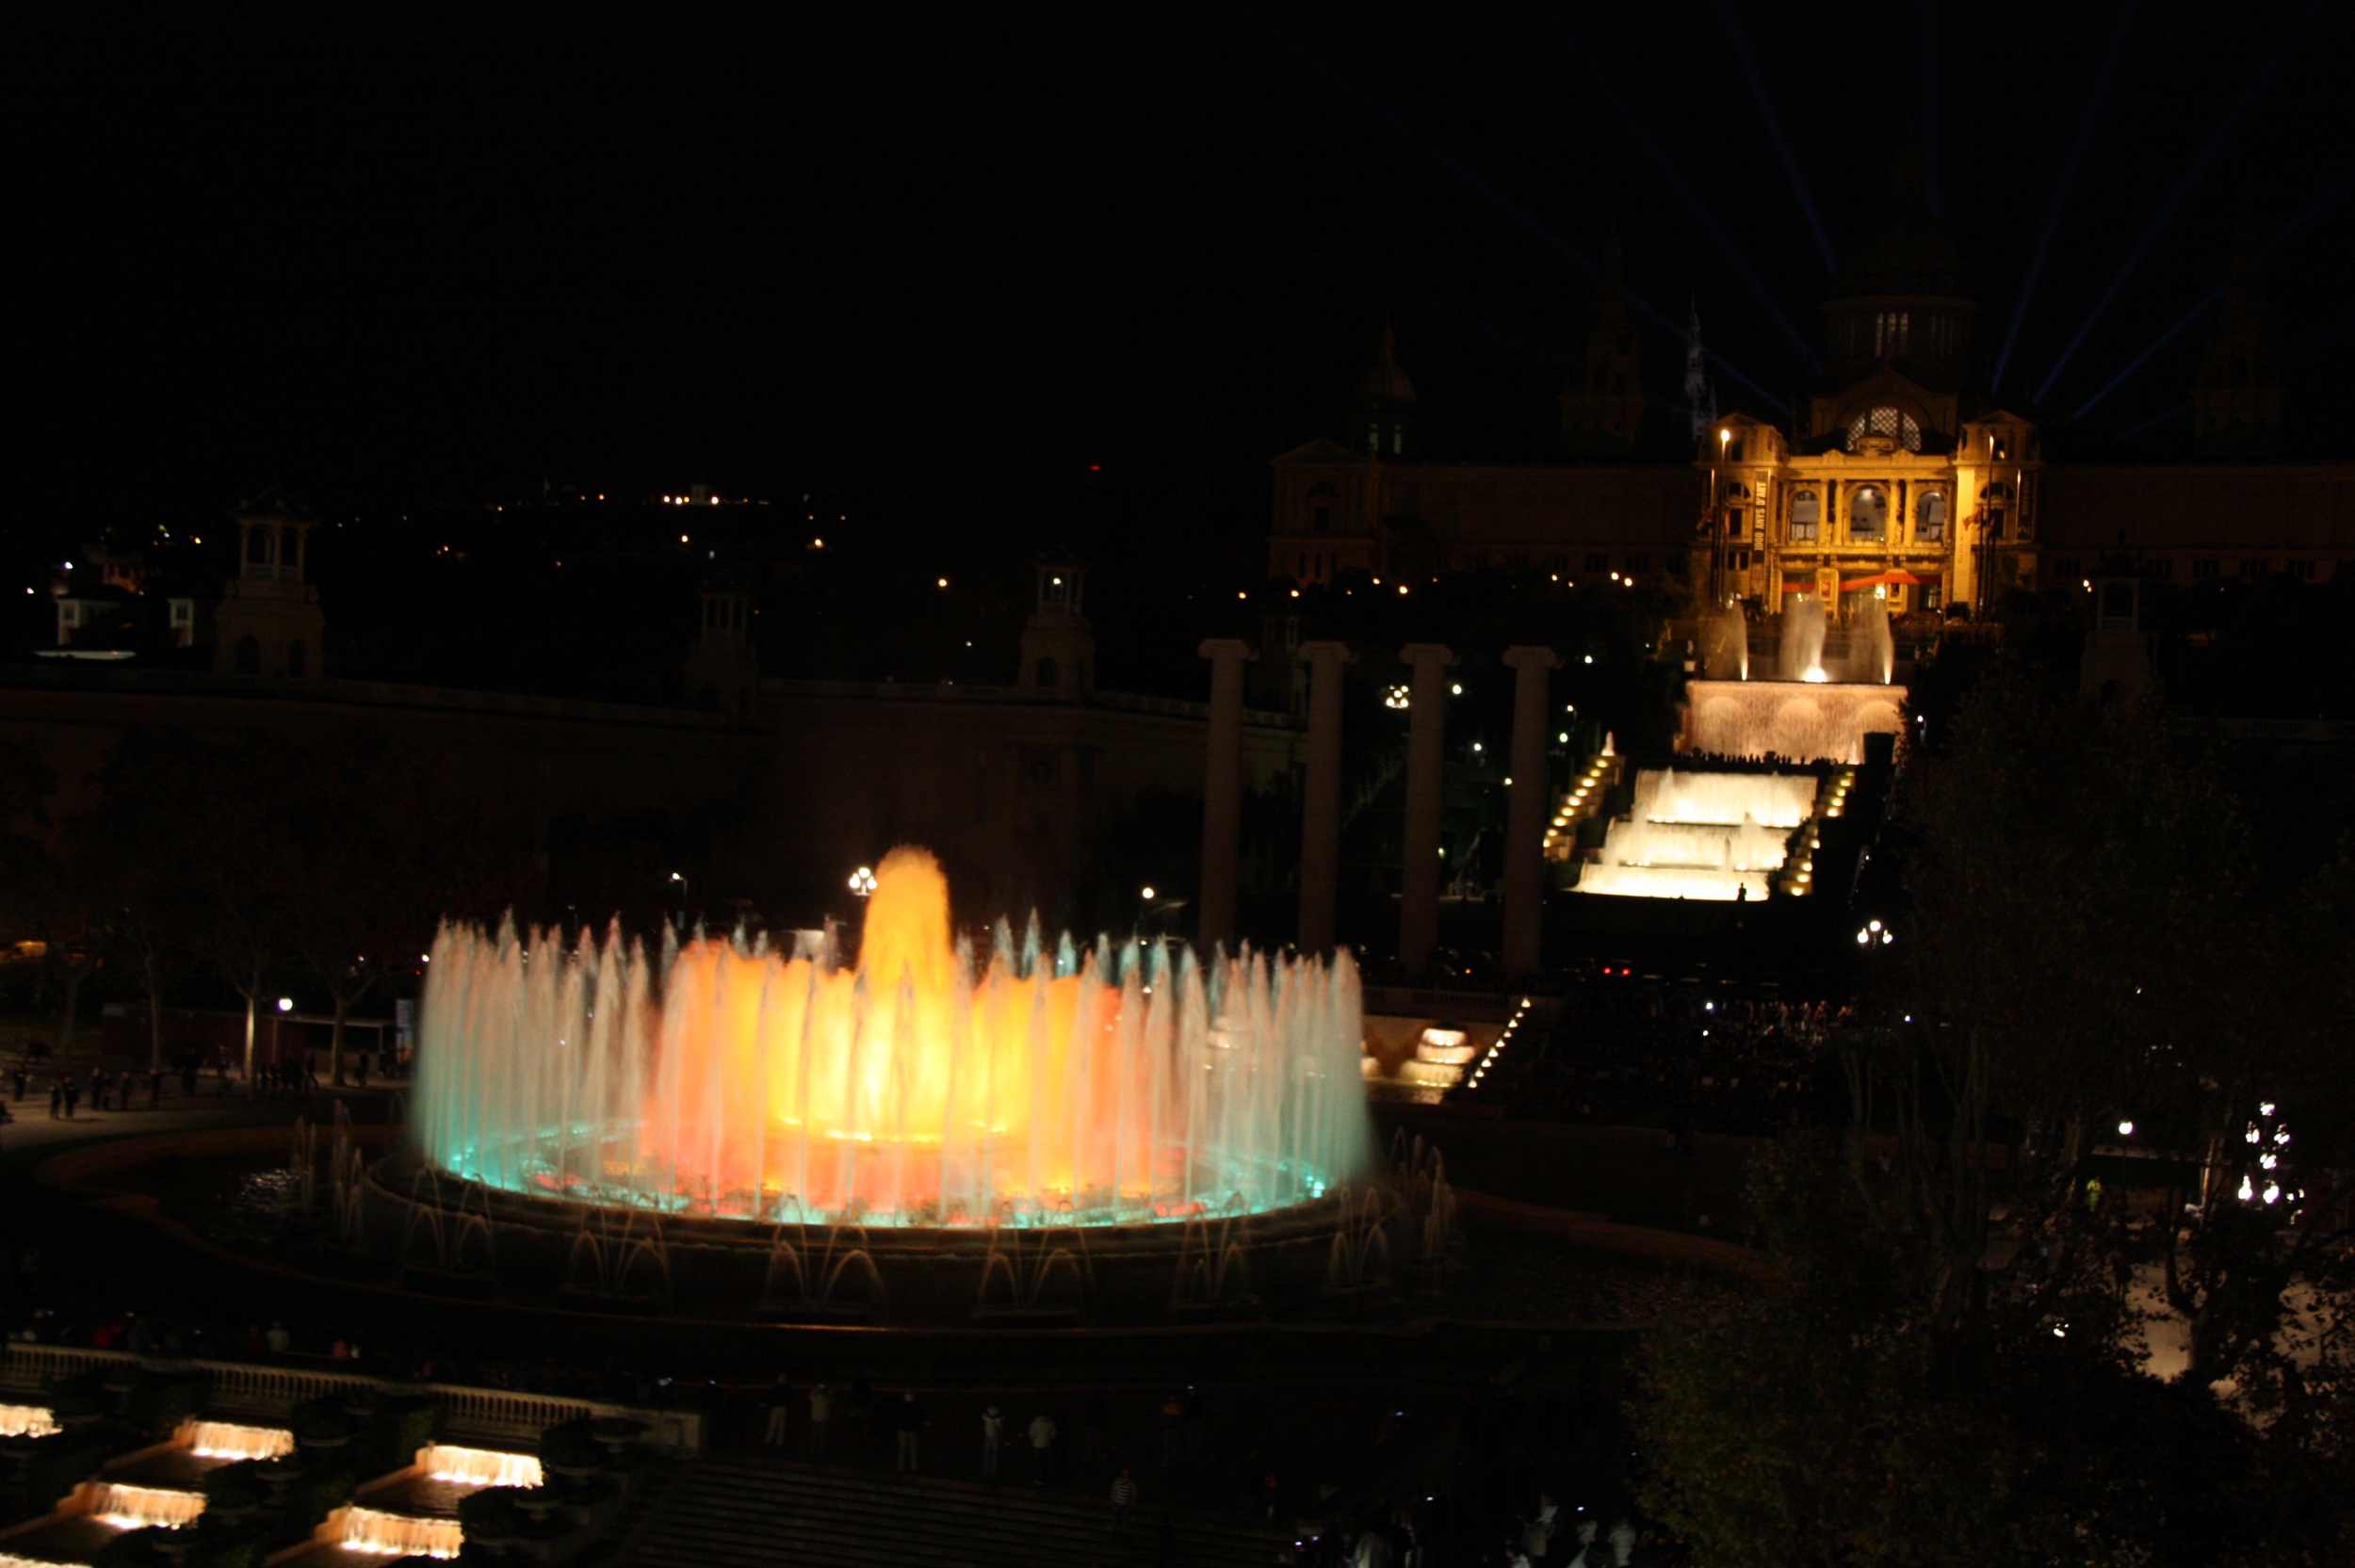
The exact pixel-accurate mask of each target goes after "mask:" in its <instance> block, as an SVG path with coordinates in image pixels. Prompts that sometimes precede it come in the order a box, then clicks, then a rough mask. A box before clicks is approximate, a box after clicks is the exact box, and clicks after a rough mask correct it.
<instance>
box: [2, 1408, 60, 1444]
mask: <svg viewBox="0 0 2355 1568" xmlns="http://www.w3.org/2000/svg"><path fill="white" fill-rule="evenodd" d="M57 1431H58V1427H57V1414H56V1413H55V1412H53V1411H51V1410H50V1408H49V1407H48V1406H47V1405H0V1437H54V1436H55V1435H57Z"/></svg>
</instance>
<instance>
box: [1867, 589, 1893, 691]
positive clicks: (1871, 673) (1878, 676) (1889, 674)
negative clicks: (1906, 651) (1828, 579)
mask: <svg viewBox="0 0 2355 1568" xmlns="http://www.w3.org/2000/svg"><path fill="white" fill-rule="evenodd" d="M1864 649H1865V653H1864V659H1865V666H1864V670H1863V671H1862V673H1863V676H1864V678H1865V679H1866V680H1868V681H1876V682H1878V683H1879V684H1880V685H1882V686H1887V685H1888V684H1889V683H1890V682H1891V681H1892V680H1893V679H1895V678H1896V674H1897V645H1896V641H1895V639H1893V638H1892V637H1891V636H1890V632H1889V599H1888V596H1887V595H1886V594H1884V593H1882V592H1880V591H1878V590H1876V591H1875V592H1873V593H1872V594H1871V595H1870V596H1869V597H1867V598H1866V599H1865V601H1864Z"/></svg>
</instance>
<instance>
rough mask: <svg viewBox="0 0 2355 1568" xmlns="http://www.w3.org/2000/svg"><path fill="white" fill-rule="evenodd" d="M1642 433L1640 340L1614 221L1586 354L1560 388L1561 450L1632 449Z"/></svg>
mask: <svg viewBox="0 0 2355 1568" xmlns="http://www.w3.org/2000/svg"><path fill="white" fill-rule="evenodd" d="M1643 436H1644V342H1643V336H1642V334H1641V333H1640V332H1638V331H1636V328H1635V314H1634V312H1632V311H1631V310H1630V309H1629V308H1628V303H1627V282H1626V275H1625V270H1624V263H1623V261H1622V258H1621V255H1620V251H1619V231H1618V228H1617V226H1616V225H1614V226H1613V228H1612V230H1611V237H1610V238H1609V240H1608V241H1606V242H1605V244H1604V247H1603V252H1602V269H1601V270H1600V272H1599V273H1597V274H1596V277H1595V303H1594V318H1593V321H1592V323H1591V324H1590V325H1589V326H1588V328H1587V331H1586V357H1585V361H1584V364H1573V365H1572V366H1571V367H1570V371H1569V375H1568V376H1567V378H1566V379H1565V380H1564V382H1563V386H1562V449H1563V450H1564V451H1565V452H1567V453H1568V454H1570V455H1571V456H1572V457H1611V456H1616V455H1618V454H1620V453H1624V452H1631V451H1633V450H1634V449H1635V447H1636V445H1638V444H1639V443H1640V442H1641V441H1642V440H1643Z"/></svg>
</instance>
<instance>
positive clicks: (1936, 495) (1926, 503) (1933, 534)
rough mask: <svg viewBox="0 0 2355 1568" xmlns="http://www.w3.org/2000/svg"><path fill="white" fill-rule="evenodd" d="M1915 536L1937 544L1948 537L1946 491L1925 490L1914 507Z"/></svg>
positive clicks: (1926, 542) (1925, 541) (1927, 542)
mask: <svg viewBox="0 0 2355 1568" xmlns="http://www.w3.org/2000/svg"><path fill="white" fill-rule="evenodd" d="M1913 537H1914V538H1915V539H1918V540H1920V541H1921V542H1923V543H1925V544H1937V543H1941V542H1944V540H1945V538H1946V493H1945V492H1943V491H1939V490H1925V491H1924V492H1923V493H1922V499H1921V500H1920V502H1918V503H1917V504H1916V505H1915V506H1914V509H1913Z"/></svg>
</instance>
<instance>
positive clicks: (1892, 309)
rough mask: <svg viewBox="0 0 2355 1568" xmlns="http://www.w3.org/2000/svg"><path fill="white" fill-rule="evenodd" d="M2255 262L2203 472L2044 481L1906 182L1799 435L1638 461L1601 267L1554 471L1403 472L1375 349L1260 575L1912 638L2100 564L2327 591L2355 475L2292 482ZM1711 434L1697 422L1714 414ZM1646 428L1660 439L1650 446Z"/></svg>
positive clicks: (2055, 469) (1865, 252) (1408, 431)
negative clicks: (1605, 589) (1548, 580)
mask: <svg viewBox="0 0 2355 1568" xmlns="http://www.w3.org/2000/svg"><path fill="white" fill-rule="evenodd" d="M2254 267H2255V264H2254V261H2253V260H2252V259H2251V257H2250V255H2249V254H2248V253H2247V248H2246V247H2244V255H2243V257H2242V259H2241V261H2240V263H2239V264H2238V266H2237V267H2236V270H2235V272H2234V275H2233V282H2232V284H2231V286H2230V288H2229V289H2228V290H2227V293H2226V297H2225V301H2224V305H2223V307H2222V308H2221V309H2219V311H2218V312H2217V315H2216V317H2215V318H2214V320H2212V321H2211V323H2210V324H2209V339H2210V341H2209V343H2208V346H2207V349H2206V351H2205V353H2204V354H2203V357H2202V360H2201V370H2200V379H2199V382H2198V384H2197V385H2196V386H2195V387H2194V388H2193V389H2192V391H2193V401H2192V408H2193V410H2194V412H2195V413H2196V418H2195V420H2194V421H2193V428H2192V430H2191V432H2190V434H2191V437H2192V441H2191V448H2192V454H2193V455H2191V456H2188V457H2186V458H2185V459H2184V460H2183V461H2171V462H2170V461H2161V462H2145V463H2141V464H2136V465H2128V464H2123V463H2115V462H2101V463H2095V462H2087V461H2082V454H2080V456H2079V459H2078V461H2070V462H2068V463H2066V464H2056V465H2054V466H2052V467H2050V468H2049V469H2048V465H2047V459H2046V455H2045V453H2044V451H2043V443H2042V438H2041V434H2040V432H2039V430H2038V426H2037V424H2036V422H2035V421H2034V419H2033V418H2031V417H2029V416H2027V415H2023V414H2021V413H2018V412H2012V411H2011V410H2008V409H2006V408H2004V407H2002V406H2000V405H1997V404H1995V403H1993V402H1992V401H1991V400H1990V398H1989V397H1988V396H1987V395H1986V392H1985V388H1984V386H1983V384H1982V381H1983V370H1984V367H1983V365H1982V364H1981V360H1980V357H1979V355H1978V354H1977V352H1976V350H1975V348H1974V346H1973V345H1974V340H1975V337H1976V326H1977V320H1976V318H1977V312H1978V306H1977V305H1976V303H1975V302H1974V301H1973V298H1972V289H1971V286H1970V284H1969V283H1968V281H1967V280H1966V278H1965V276H1964V273H1963V268H1962V264H1961V259H1960V256H1959V254H1958V252H1957V250H1956V248H1955V245H1954V242H1953V240H1952V239H1951V238H1950V237H1949V236H1948V235H1947V234H1946V232H1945V230H1944V229H1943V227H1942V226H1941V225H1940V224H1939V223H1938V221H1937V220H1936V219H1935V218H1932V217H1931V216H1930V215H1929V214H1928V212H1927V211H1926V210H1925V208H1924V207H1923V205H1922V203H1921V201H1920V199H1919V195H1918V191H1917V189H1916V187H1915V185H1914V183H1913V182H1912V181H1910V180H1909V179H1908V177H1907V171H1906V170H1903V169H1900V170H1899V178H1898V181H1897V184H1896V188H1895V191H1894V197H1893V200H1892V202H1891V204H1890V206H1889V208H1888V210H1887V211H1885V212H1884V213H1883V214H1882V216H1881V217H1880V218H1879V219H1877V220H1876V222H1875V223H1874V224H1873V225H1871V226H1869V227H1868V228H1867V229H1866V230H1865V231H1864V232H1862V233H1861V234H1857V235H1855V236H1852V238H1851V240H1850V242H1849V244H1848V245H1847V246H1846V247H1845V248H1844V249H1843V263H1842V267H1841V270H1840V273H1839V275H1838V276H1837V277H1836V278H1835V279H1834V280H1833V282H1832V285H1831V288H1830V290H1829V292H1828V295H1827V298H1826V299H1825V300H1824V302H1823V332H1822V339H1821V344H1820V356H1821V359H1822V363H1823V367H1824V368H1823V372H1822V375H1821V376H1820V378H1819V379H1818V380H1817V382H1816V384H1815V387H1814V389H1813V390H1812V391H1811V393H1810V394H1809V395H1808V396H1805V397H1803V398H1802V399H1801V400H1800V403H1799V406H1798V407H1797V408H1796V409H1795V410H1794V411H1793V412H1792V415H1791V417H1790V419H1789V420H1788V422H1787V423H1782V424H1775V423H1768V422H1766V421H1763V420H1760V419H1757V418H1754V417H1751V416H1750V415H1747V414H1742V413H1735V414H1731V415H1729V416H1727V417H1725V418H1709V419H1707V420H1706V421H1703V420H1702V419H1700V418H1699V417H1698V416H1696V417H1695V418H1693V419H1691V420H1689V421H1688V420H1687V419H1685V418H1683V417H1679V418H1678V419H1677V421H1676V424H1677V427H1678V428H1677V429H1676V431H1675V432H1674V435H1673V437H1672V438H1670V439H1667V440H1665V442H1664V441H1661V440H1654V441H1653V442H1652V443H1651V444H1650V447H1651V449H1652V450H1654V451H1658V450H1662V449H1663V448H1664V447H1665V449H1668V450H1675V449H1677V448H1679V447H1681V445H1682V443H1683V440H1684V436H1685V433H1686V431H1687V429H1688V428H1690V429H1692V430H1693V431H1694V433H1695V434H1696V435H1697V441H1696V442H1695V445H1696V446H1697V448H1698V449H1697V451H1695V452H1694V453H1693V456H1692V460H1691V461H1645V460H1644V459H1643V458H1642V457H1641V456H1640V455H1639V454H1640V453H1642V452H1643V451H1644V450H1645V449H1646V442H1645V438H1644V433H1643V428H1642V415H1641V407H1640V404H1641V398H1640V393H1639V394H1637V395H1636V396H1630V391H1631V389H1640V387H1641V386H1642V384H1643V382H1642V379H1641V365H1640V364H1639V363H1638V357H1639V354H1640V342H1639V340H1638V338H1637V337H1636V334H1635V333H1634V332H1633V331H1632V328H1631V326H1630V324H1629V315H1628V309H1627V299H1626V296H1625V294H1624V291H1623V290H1622V289H1621V287H1620V285H1619V281H1618V269H1617V265H1616V248H1614V250H1613V251H1612V253H1611V259H1610V260H1609V261H1608V263H1607V265H1606V266H1605V267H1603V269H1602V276H1601V278H1600V282H1599V283H1598V286H1597V289H1596V297H1595V304H1594V311H1593V331H1592V334H1591V339H1590V341H1589V343H1588V344H1587V345H1586V348H1585V352H1584V354H1583V355H1581V356H1577V357H1576V358H1575V359H1574V362H1573V367H1572V369H1571V370H1570V372H1569V374H1568V376H1567V378H1566V385H1565V390H1564V393H1563V398H1562V411H1563V412H1562V451H1563V453H1564V454H1565V461H1530V462H1518V463H1516V462H1447V461H1432V460H1431V459H1429V458H1427V457H1425V456H1423V455H1422V454H1421V452H1420V451H1419V450H1418V449H1417V446H1416V434H1415V432H1416V430H1417V428H1418V427H1417V422H1416V420H1415V417H1414V414H1415V408H1416V404H1415V398H1416V392H1415V388H1414V385H1413V383H1412V382H1411V381H1409V380H1407V378H1406V376H1405V373H1404V372H1403V371H1402V370H1400V369H1399V365H1398V360H1397V353H1396V345H1395V342H1394V340H1393V339H1392V337H1391V336H1390V334H1389V332H1388V331H1387V330H1386V331H1385V333H1384V337H1383V340H1382V345H1381V350H1380V353H1379V355H1378V357H1377V363H1376V364H1375V367H1374V369H1373V370H1372V371H1371V372H1369V373H1368V376H1367V378H1366V379H1365V380H1364V381H1362V382H1361V383H1360V385H1359V388H1358V392H1357V396H1356V401H1355V402H1354V403H1353V404H1352V407H1351V410H1350V413H1349V418H1348V421H1347V423H1346V424H1345V425H1344V427H1343V434H1344V439H1343V440H1340V441H1336V440H1331V439H1322V440H1318V441H1313V442H1310V443H1308V444H1307V445H1304V446H1300V447H1297V448H1295V449H1293V450H1291V451H1290V452H1287V453H1285V454H1284V455H1283V456H1281V457H1279V458H1277V459H1275V462H1274V464H1273V467H1274V470H1275V485H1274V507H1273V509H1272V516H1271V519H1270V527H1269V536H1268V570H1269V574H1270V575H1272V576H1274V577H1275V578H1278V579H1289V580H1291V581H1293V582H1298V583H1330V582H1333V581H1336V580H1337V579H1339V578H1340V577H1343V576H1346V575H1350V574H1364V575H1366V576H1369V577H1375V578H1384V577H1389V576H1393V575H1395V576H1396V577H1398V578H1401V579H1412V578H1414V577H1417V576H1428V575H1430V574H1434V573H1437V572H1442V571H1465V570H1471V569H1477V568H1481V567H1497V566H1521V567H1528V568H1532V569H1535V570H1537V571H1541V572H1545V573H1548V574H1552V575H1555V576H1558V577H1560V578H1562V579H1564V580H1566V581H1571V582H1578V583H1582V584H1583V583H1586V582H1590V581H1594V580H1597V579H1601V580H1604V581H1609V580H1611V579H1612V578H1614V577H1615V576H1616V578H1617V579H1618V580H1622V581H1624V580H1626V579H1629V578H1634V579H1636V580H1643V581H1649V580H1659V579H1664V578H1667V577H1671V576H1673V577H1675V578H1676V579H1678V580H1679V581H1680V582H1681V583H1683V584H1685V585H1687V586H1689V588H1690V589H1691V590H1692V594H1693V598H1694V600H1695V601H1696V606H1695V607H1696V608H1697V609H1700V610H1704V611H1706V610H1710V609H1713V608H1716V607H1722V606H1728V605H1741V606H1745V608H1746V611H1747V613H1748V614H1749V615H1750V616H1751V617H1753V618H1756V617H1759V616H1764V615H1773V614H1775V613H1777V612H1778V611H1779V610H1781V609H1782V608H1784V607H1786V606H1787V605H1788V604H1789V602H1790V596H1791V595H1793V594H1796V593H1808V594H1811V595H1820V596H1821V598H1822V600H1823V602H1824V604H1825V606H1826V608H1827V612H1828V613H1829V617H1830V619H1831V620H1832V622H1834V623H1840V622H1847V621H1849V620H1850V619H1851V618H1852V617H1854V616H1855V615H1856V614H1857V613H1858V611H1859V608H1860V603H1861V601H1862V600H1863V599H1864V598H1866V597H1868V596H1878V597H1880V598H1881V599H1883V600H1885V601H1886V603H1887V605H1888V607H1889V609H1890V611H1891V612H1892V614H1893V615H1896V616H1898V617H1900V618H1903V617H1907V616H1941V617H1942V616H1947V615H1952V614H1956V613H1959V612H1960V611H1961V610H1966V609H1967V610H1970V611H1973V612H1984V611H1987V610H1990V609H1992V608H1993V607H1995V606H1997V605H1999V604H2000V603H2001V601H2002V598H2003V596H2004V594H2005V593H2006V591H2008V590H2012V589H2027V590H2037V589H2042V588H2047V587H2052V586H2055V585H2068V584H2072V583H2075V582H2078V581H2080V580H2081V579H2083V578H2084V577H2086V576H2087V574H2089V573H2090V572H2091V571H2092V570H2093V569H2094V568H2095V567H2096V566H2098V565H2100V564H2101V563H2102V562H2103V561H2104V560H2105V559H2111V560H2115V559H2118V558H2124V559H2127V560H2131V561H2133V562H2135V563H2136V568H2137V570H2139V571H2140V572H2142V573H2143V574H2146V575H2148V576H2150V577H2152V578H2154V579H2157V580H2161V581H2173V582H2176V583H2179V584H2185V585H2189V584H2196V583H2198V582H2200V581H2201V580H2202V579H2204V578H2210V577H2217V576H2225V577H2250V576H2263V575H2268V574H2277V573H2278V574H2285V575H2287V576H2289V577H2291V578H2294V579H2298V578H2302V579H2308V580H2315V581H2319V580H2324V579H2327V578H2329V577H2331V576H2332V575H2333V574H2336V573H2337V572H2339V571H2342V570H2347V568H2348V564H2349V562H2350V561H2355V463H2347V462H2344V461H2321V462H2316V461H2305V462H2298V461H2282V460H2280V459H2278V458H2276V457H2275V456H2274V455H2273V454H2274V453H2275V452H2277V451H2278V449H2279V445H2280V437H2281V417H2282V393H2281V381H2280V374H2279V366H2278V361H2277V359H2276V357H2275V356H2273V355H2272V352H2271V347H2270V344H2271V339H2270V336H2269V333H2268V332H2267V331H2266V327H2265V310H2264V302H2263V299H2262V294H2261V291H2260V289H2259V285H2258V280H2257V278H2256V275H2255V270H2254ZM1703 412H1704V413H1705V412H1706V404H1705V403H1704V406H1703ZM1658 433H1659V432H1658V430H1657V427H1656V426H1655V430H1654V434H1655V436H1657V435H1658Z"/></svg>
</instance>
